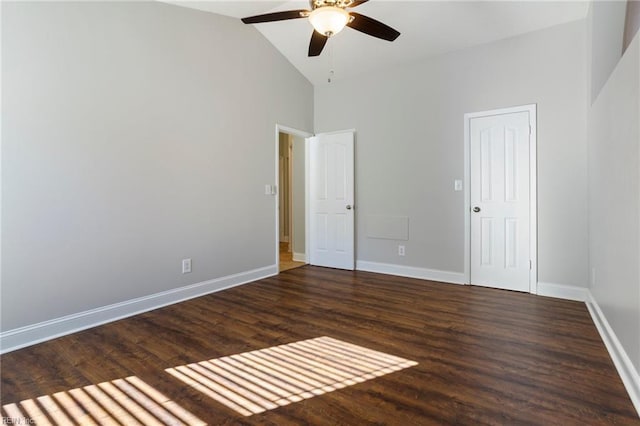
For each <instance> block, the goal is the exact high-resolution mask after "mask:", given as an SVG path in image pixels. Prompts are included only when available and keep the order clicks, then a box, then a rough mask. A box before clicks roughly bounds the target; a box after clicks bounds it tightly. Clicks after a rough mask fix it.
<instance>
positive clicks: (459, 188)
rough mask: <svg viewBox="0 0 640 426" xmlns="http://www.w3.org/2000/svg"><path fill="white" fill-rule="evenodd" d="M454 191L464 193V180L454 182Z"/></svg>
mask: <svg viewBox="0 0 640 426" xmlns="http://www.w3.org/2000/svg"><path fill="white" fill-rule="evenodd" d="M453 190H454V191H462V180H461V179H456V180H454V181H453Z"/></svg>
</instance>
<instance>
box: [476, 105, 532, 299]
mask: <svg viewBox="0 0 640 426" xmlns="http://www.w3.org/2000/svg"><path fill="white" fill-rule="evenodd" d="M517 112H528V113H529V126H530V127H531V133H530V136H529V218H530V226H529V255H530V259H531V269H530V272H529V292H530V293H532V294H537V293H538V238H537V235H538V216H537V210H538V209H537V199H538V197H537V156H536V153H537V132H536V125H537V117H536V112H537V105H536V104H529V105H522V106H515V107H509V108H500V109H494V110H489V111H480V112H473V113H467V114H465V115H464V188H465V189H464V275H465V282H466V283H467V284H471V191H470V189H471V154H470V153H471V134H470V127H471V126H470V124H471V120H472V119H473V118H478V117H488V116H495V115H504V114H512V113H517Z"/></svg>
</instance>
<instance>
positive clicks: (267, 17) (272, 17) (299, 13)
mask: <svg viewBox="0 0 640 426" xmlns="http://www.w3.org/2000/svg"><path fill="white" fill-rule="evenodd" d="M307 12H309V11H308V10H305V9H299V10H287V11H284V12H274V13H266V14H264V15H256V16H250V17H248V18H242V22H244V23H245V24H259V23H261V22H273V21H284V20H286V19H297V18H305V16H304V14H305V13H307Z"/></svg>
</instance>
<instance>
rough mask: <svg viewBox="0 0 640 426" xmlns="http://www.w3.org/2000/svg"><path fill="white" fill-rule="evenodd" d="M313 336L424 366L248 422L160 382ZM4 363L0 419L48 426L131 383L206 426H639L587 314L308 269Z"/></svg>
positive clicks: (519, 299)
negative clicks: (26, 413) (27, 409)
mask: <svg viewBox="0 0 640 426" xmlns="http://www.w3.org/2000/svg"><path fill="white" fill-rule="evenodd" d="M321 336H329V337H331V338H333V339H338V340H341V341H344V342H349V343H351V344H354V345H358V346H362V347H365V348H368V349H371V350H373V351H379V352H383V353H386V354H390V355H393V356H396V357H401V358H404V359H407V360H411V361H415V362H417V363H418V364H417V365H415V366H411V367H408V368H405V369H402V370H400V371H395V372H391V373H390V374H386V375H383V376H381V377H376V378H373V379H371V380H367V381H364V382H362V383H358V384H354V385H352V386H347V387H344V388H342V389H338V390H335V391H333V392H328V393H324V394H322V395H318V396H314V397H312V398H308V399H303V400H302V401H300V402H293V403H290V404H288V405H286V406H282V407H278V408H275V409H272V410H267V411H264V412H262V413H259V414H254V415H251V416H243V415H241V414H239V413H237V412H236V411H234V410H232V409H231V408H228V407H227V406H225V405H223V404H221V403H219V402H217V401H215V400H214V399H212V398H210V397H209V396H207V395H205V394H203V393H202V392H199V391H198V390H196V389H194V388H193V387H191V386H188V385H185V384H184V383H183V382H182V381H180V380H177V379H176V378H175V377H174V376H172V375H170V374H168V373H167V371H165V370H167V369H172V368H175V367H177V366H182V365H185V364H189V363H200V362H203V361H206V360H211V359H214V358H221V357H227V356H229V355H234V354H240V353H243V352H247V351H255V350H259V349H264V348H269V347H271V346H274V345H282V344H288V343H292V342H297V341H301V340H306V339H313V338H317V337H321ZM0 360H1V366H2V390H1V398H2V406H3V407H4V408H3V413H2V415H3V416H5V415H8V413H7V409H11V407H12V406H13V407H19V408H20V407H24V405H20V404H18V403H19V402H21V401H24V400H32V403H35V404H36V405H38V404H39V407H40V409H41V411H42V412H43V413H44V414H45V415H46V416H47V417H48V418H49V419H50V421H51V423H52V424H56V421H55V416H56V414H55V413H46V409H44V408H43V407H44V406H46V401H47V399H46V398H40V399H37V398H38V397H41V396H47V395H54V394H56V393H58V392H63V394H60V395H71V396H72V397H73V398H75V399H76V401H77V394H78V391H77V389H80V388H86V387H89V386H91V385H96V384H101V383H106V382H112V383H114V382H117V379H123V378H128V377H131V376H135V377H136V379H135V380H141V381H143V382H144V383H146V384H148V385H149V386H151V387H152V388H154V389H155V390H156V391H157V392H160V393H161V394H162V395H164V396H165V397H166V398H167V399H169V400H171V401H173V403H175V404H177V405H178V406H180V407H182V408H183V409H184V410H186V411H188V412H189V413H191V414H192V415H193V416H195V417H197V418H199V419H201V420H203V421H205V422H206V423H208V424H211V425H289V424H291V425H303V424H311V425H363V424H378V425H382V424H388V425H403V426H405V425H429V424H437V425H441V424H459V425H478V424H495V425H529V424H532V425H533V424H536V425H556V424H557V425H596V424H603V425H610V424H640V420H639V419H638V416H637V414H636V412H635V410H634V408H633V405H632V404H631V401H630V399H629V397H628V396H627V394H626V391H625V389H624V387H623V385H622V382H621V380H620V378H619V376H618V375H617V373H616V370H615V368H614V366H613V363H612V361H611V359H610V358H609V355H608V353H607V351H606V349H605V346H604V344H603V343H602V341H601V339H600V337H599V335H598V333H597V330H596V328H595V326H594V324H593V322H592V321H591V318H590V316H589V313H588V311H587V309H586V307H585V305H584V304H583V303H578V302H571V301H565V300H557V299H552V298H545V297H538V296H533V295H529V294H522V293H515V292H509V291H502V290H493V289H486V288H479V287H472V286H459V285H453V284H441V283H433V282H429V281H422V280H415V279H409V278H400V277H393V276H386V275H378V274H372V273H365V272H348V271H337V270H332V269H324V268H316V267H311V266H304V267H302V268H297V269H293V270H290V271H286V272H284V273H281V274H280V275H278V276H276V277H272V278H268V279H264V280H261V281H258V282H255V283H252V284H248V285H244V286H240V287H236V288H233V289H229V290H226V291H222V292H218V293H214V294H211V295H208V296H204V297H200V298H197V299H194V300H191V301H187V302H183V303H179V304H176V305H172V306H169V307H166V308H162V309H158V310H155V311H152V312H148V313H145V314H141V315H137V316H134V317H131V318H128V319H124V320H121V321H117V322H114V323H110V324H107V325H104V326H100V327H96V328H93V329H90V330H86V331H83V332H80V333H76V334H73V335H69V336H66V337H62V338H58V339H55V340H52V341H49V342H46V343H42V344H39V345H35V346H32V347H29V348H25V349H22V350H18V351H15V352H11V353H8V354H5V355H3V356H2V357H0ZM117 383H120V384H122V381H121V382H117ZM105 389H106V388H105ZM71 390H76V391H75V392H72V391H71ZM87 394H88V391H87ZM83 395H84V394H83ZM58 400H61V399H58ZM92 401H93V402H94V403H95V402H96V401H97V400H96V399H95V398H94V399H93V400H92ZM13 403H16V405H12V404H13ZM60 405H62V408H61V410H62V411H64V412H65V413H66V416H67V417H69V418H73V415H74V414H73V413H72V411H73V409H72V408H68V407H66V406H64V404H60ZM77 405H80V406H81V407H84V408H82V409H80V411H81V414H83V413H84V415H85V418H86V419H87V421H89V420H92V419H93V420H94V421H95V423H99V421H98V420H97V415H96V414H93V413H89V412H90V411H91V410H89V409H87V407H86V406H84V405H82V404H77ZM65 407H66V408H65ZM126 410H127V411H128V412H129V414H133V415H134V416H135V412H134V411H135V410H134V409H126ZM75 415H76V416H79V414H75ZM58 422H60V421H58ZM76 422H77V423H83V421H80V420H77V421H76ZM141 423H144V422H141ZM114 424H117V423H114ZM120 424H128V422H127V421H122V420H121V421H120Z"/></svg>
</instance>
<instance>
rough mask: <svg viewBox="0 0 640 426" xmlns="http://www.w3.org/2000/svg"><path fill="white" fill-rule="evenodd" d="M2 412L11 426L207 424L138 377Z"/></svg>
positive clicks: (24, 403) (31, 401)
mask: <svg viewBox="0 0 640 426" xmlns="http://www.w3.org/2000/svg"><path fill="white" fill-rule="evenodd" d="M2 409H3V410H4V413H3V416H5V415H6V418H8V419H12V424H37V425H73V424H81V425H141V426H147V425H149V426H152V425H176V426H178V425H185V426H196V425H198V426H200V425H206V423H205V422H203V421H202V420H200V419H198V418H197V417H195V416H194V415H193V414H191V413H189V412H188V411H186V410H185V409H184V408H182V407H180V406H179V405H178V404H176V403H175V402H173V401H171V400H170V399H169V398H167V397H166V396H164V395H163V394H162V393H160V392H158V391H157V390H156V389H154V388H153V387H151V386H150V385H148V384H147V383H145V382H144V381H142V380H140V379H139V378H137V377H135V376H131V377H127V378H125V379H117V380H113V381H111V382H103V383H99V384H97V385H90V386H85V387H82V388H75V389H71V390H68V391H63V392H57V393H54V394H52V395H45V396H40V397H38V398H34V399H28V400H25V401H21V402H20V403H18V404H16V403H12V404H6V405H3V406H2Z"/></svg>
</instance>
